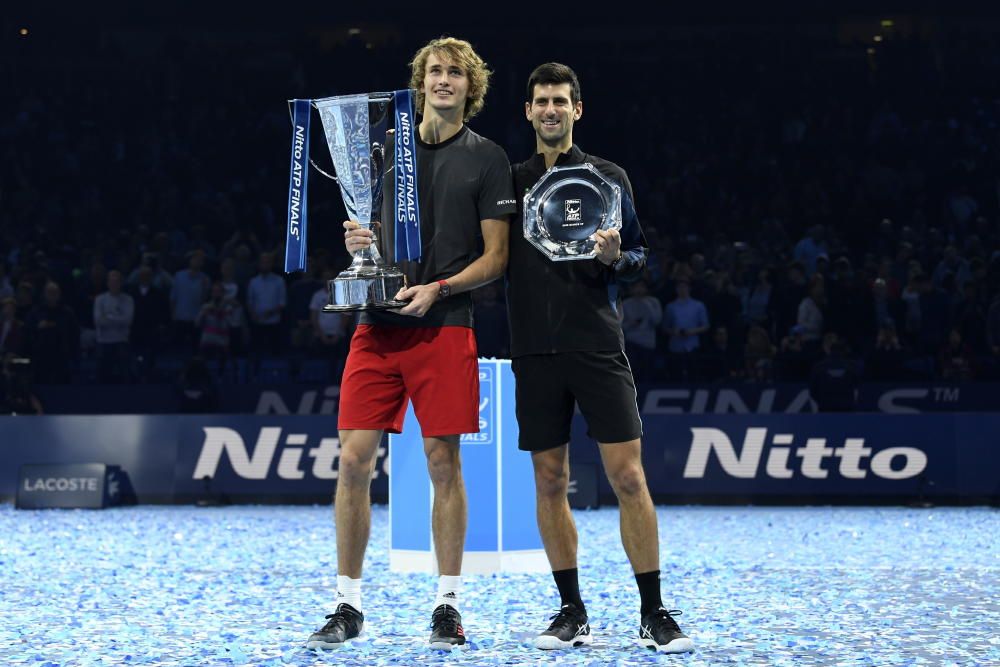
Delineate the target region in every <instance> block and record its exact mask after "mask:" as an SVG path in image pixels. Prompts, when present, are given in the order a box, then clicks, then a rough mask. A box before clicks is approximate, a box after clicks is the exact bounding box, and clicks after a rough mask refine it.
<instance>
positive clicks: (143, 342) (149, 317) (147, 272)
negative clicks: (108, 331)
mask: <svg viewBox="0 0 1000 667" xmlns="http://www.w3.org/2000/svg"><path fill="white" fill-rule="evenodd" d="M154 276H155V274H154V273H153V267H152V266H151V265H150V264H143V265H142V266H140V267H139V268H138V269H137V273H136V284H135V285H134V286H133V287H132V288H131V290H130V294H131V296H132V303H133V306H134V315H133V317H132V331H131V334H132V350H133V352H134V354H135V361H136V372H137V373H138V375H139V377H140V378H142V379H147V377H148V374H149V370H150V369H151V368H152V367H153V365H154V364H155V363H156V357H157V355H158V354H159V352H160V349H161V348H162V346H163V343H164V342H165V341H166V339H167V330H168V326H169V324H170V301H169V299H168V297H167V293H166V292H164V291H163V290H162V289H160V288H158V287H156V284H155V282H154Z"/></svg>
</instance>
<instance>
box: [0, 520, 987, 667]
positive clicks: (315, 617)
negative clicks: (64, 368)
mask: <svg viewBox="0 0 1000 667" xmlns="http://www.w3.org/2000/svg"><path fill="white" fill-rule="evenodd" d="M658 515H659V524H660V544H661V551H662V556H661V559H662V562H663V564H664V567H663V581H664V601H665V602H666V604H667V606H669V607H671V608H679V609H682V610H683V611H684V615H683V616H681V617H680V618H679V619H678V621H679V622H680V625H681V627H682V628H683V629H684V630H685V631H686V632H687V633H688V634H689V635H691V637H692V638H693V639H694V640H695V643H696V652H695V653H693V654H690V655H679V656H667V655H656V654H654V653H652V652H649V651H648V650H646V649H642V648H641V647H639V646H638V645H637V644H636V642H635V637H636V634H637V631H638V593H637V592H636V589H635V582H634V580H633V579H632V577H631V572H630V570H629V567H628V563H627V560H626V558H625V554H624V552H623V550H622V547H621V543H620V541H619V538H618V513H617V510H616V509H601V510H597V511H588V512H576V513H575V516H576V519H577V524H578V527H579V531H580V562H581V588H582V591H583V597H584V600H585V602H586V603H587V606H588V611H589V612H590V617H591V623H592V626H593V632H594V636H595V643H594V645H593V646H591V647H588V648H584V649H575V650H572V651H562V652H556V653H548V652H542V651H538V650H536V649H534V648H533V647H532V646H531V644H530V642H531V639H532V638H533V637H534V635H535V633H537V632H538V631H540V630H542V629H544V627H545V626H546V624H547V620H548V617H549V615H550V614H551V613H552V612H553V611H554V609H555V607H556V606H557V602H558V599H557V596H556V591H555V586H554V585H553V584H552V580H551V577H549V576H548V575H497V576H478V577H473V576H469V577H466V578H465V585H464V588H463V600H462V612H463V617H464V624H465V628H466V632H467V634H468V636H469V638H470V645H469V646H468V647H467V648H466V650H464V651H462V652H461V653H459V652H456V653H454V654H450V655H449V654H446V653H443V652H436V651H431V650H430V649H428V648H427V647H426V646H425V643H426V640H427V636H428V635H429V628H428V625H429V621H430V611H431V609H430V607H431V605H432V601H433V592H434V591H435V590H436V589H435V580H434V578H433V577H431V576H430V575H401V574H394V573H390V572H389V571H388V555H387V551H388V549H387V537H386V535H387V526H388V512H387V510H386V508H385V507H376V508H375V510H374V514H373V521H372V544H371V546H370V548H369V552H368V558H367V561H366V571H365V585H364V586H365V588H364V604H365V607H366V615H367V619H366V620H367V627H368V638H367V639H366V640H365V641H362V642H359V643H357V644H354V645H351V646H349V647H345V648H344V649H341V650H338V651H329V652H323V653H314V652H312V651H308V650H306V649H304V648H302V646H303V643H304V641H305V640H306V638H307V637H308V636H309V634H310V633H311V632H312V631H313V630H314V629H316V628H317V627H319V626H320V625H322V623H323V616H324V615H325V614H328V613H330V612H331V611H332V610H333V602H332V600H333V596H334V587H335V582H336V553H335V548H334V527H333V519H332V510H331V509H330V508H329V507H223V508H204V509H203V508H195V507H169V506H147V507H132V508H120V509H111V510H104V511H85V510H76V511H54V510H49V511H17V510H14V509H13V508H12V507H11V506H9V505H4V506H0V618H2V619H3V622H2V623H0V664H3V665H34V666H36V667H42V666H44V667H56V666H60V667H69V666H77V665H80V666H83V665H265V666H275V667H277V666H285V665H328V664H329V665H333V664H337V665H414V664H456V665H497V664H502V665H529V664H530V665H536V664H544V665H551V664H560V665H566V664H574V665H639V664H676V665H685V666H693V665H796V666H798V665H823V666H829V665H852V666H868V665H878V666H879V667H881V666H884V665H963V666H967V665H984V666H985V665H997V664H1000V634H998V631H997V629H998V628H1000V585H998V581H1000V514H998V513H997V512H996V511H995V510H990V509H986V508H945V509H927V510H916V509H901V508H829V507H824V508H770V507H768V508H765V507H756V508H747V507H741V508H729V507H726V508H719V507H660V508H658Z"/></svg>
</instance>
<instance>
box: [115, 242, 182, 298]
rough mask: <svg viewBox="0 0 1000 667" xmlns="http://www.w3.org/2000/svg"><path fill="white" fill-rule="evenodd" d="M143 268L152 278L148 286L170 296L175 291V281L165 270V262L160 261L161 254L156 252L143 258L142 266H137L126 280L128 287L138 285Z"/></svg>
mask: <svg viewBox="0 0 1000 667" xmlns="http://www.w3.org/2000/svg"><path fill="white" fill-rule="evenodd" d="M143 268H148V269H149V271H150V276H151V278H150V281H149V283H147V284H151V285H152V286H153V287H154V288H156V289H157V290H158V291H159V292H161V293H162V294H165V295H166V294H170V293H171V292H172V291H173V287H174V279H173V278H172V277H171V275H170V273H168V272H167V270H166V269H164V268H163V262H162V261H161V260H160V256H159V254H157V253H155V252H148V253H146V254H145V255H144V256H143V258H142V264H140V265H139V266H137V267H136V268H135V269H134V270H133V271H132V273H130V274H129V276H128V278H127V279H126V280H125V283H126V285H128V286H129V287H135V286H136V285H138V284H139V273H140V272H141V271H142V269H143Z"/></svg>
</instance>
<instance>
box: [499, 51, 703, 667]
mask: <svg viewBox="0 0 1000 667" xmlns="http://www.w3.org/2000/svg"><path fill="white" fill-rule="evenodd" d="M525 114H526V116H527V119H528V121H530V122H531V124H532V126H533V127H534V129H535V140H536V141H535V143H536V149H537V152H536V154H535V155H534V156H532V157H531V158H530V159H528V160H526V161H525V162H522V163H520V164H517V165H514V167H513V172H514V187H515V191H516V192H517V193H518V195H519V196H522V197H523V204H522V210H521V211H519V213H520V214H521V217H522V221H523V228H522V230H516V229H512V230H511V239H510V262H509V267H508V272H507V290H508V291H507V303H508V308H509V310H510V327H511V357H512V359H513V370H514V375H515V377H516V380H517V388H516V396H517V408H516V410H517V421H518V427H519V430H520V436H519V443H518V445H519V447H520V448H521V449H523V450H527V451H530V452H531V454H532V462H533V465H534V470H535V488H536V498H537V508H538V529H539V532H540V533H541V536H542V542H543V544H544V545H545V553H546V555H547V556H548V559H549V564H550V565H551V567H552V575H553V578H554V579H555V582H556V586H557V587H558V589H559V594H560V597H561V608H560V610H559V611H558V612H557V613H556V614H555V615H554V616H553V617H552V619H551V620H552V623H551V624H550V625H549V627H548V629H546V630H545V631H544V632H542V633H541V634H540V635H539V636H538V637H536V639H535V646H536V647H538V648H541V649H557V648H570V647H574V646H580V645H583V644H590V643H591V642H592V641H593V640H592V637H591V634H590V625H589V620H588V616H587V611H586V609H585V607H584V603H583V600H582V599H581V596H580V587H579V578H578V570H577V557H576V556H577V554H576V551H577V533H576V526H575V525H574V522H573V517H572V514H571V513H570V508H569V503H568V501H567V491H568V482H569V439H570V422H571V420H572V417H573V411H574V405H575V404H578V405H579V406H580V411H581V412H582V413H583V416H584V418H585V419H586V421H587V427H588V432H589V434H590V435H591V436H592V437H593V438H594V439H595V440H597V442H598V446H599V448H600V453H601V459H602V461H603V463H604V469H605V472H606V473H607V476H608V480H609V481H610V482H611V486H612V488H613V489H614V491H615V494H616V495H617V496H618V501H619V506H620V512H621V537H622V544H623V545H624V547H625V552H626V554H627V555H628V558H629V561H630V562H631V565H632V569H633V573H634V574H635V580H636V583H637V585H638V588H639V595H640V598H641V602H640V624H639V642H640V643H641V644H642V645H643V646H646V647H649V648H653V649H656V650H657V651H660V652H665V653H681V652H687V651H690V650H692V648H693V644H692V642H691V639H690V638H688V637H687V636H686V635H685V634H684V633H683V632H682V631H681V629H680V628H679V627H678V625H677V623H676V621H674V618H673V616H674V615H677V614H679V613H680V612H678V611H676V610H667V609H665V608H664V607H663V604H662V601H661V597H660V569H659V543H658V538H657V525H656V513H655V510H654V507H653V503H652V499H651V498H650V495H649V490H648V488H647V486H646V478H645V474H644V472H643V467H642V458H641V440H640V438H641V435H642V423H641V421H640V418H639V411H638V407H637V405H636V391H635V383H634V380H633V377H632V371H631V368H630V367H629V364H628V359H626V357H625V353H624V339H623V335H622V330H621V325H620V323H619V319H618V307H619V306H618V285H619V283H621V282H624V281H629V280H634V279H636V278H638V277H639V276H640V274H641V273H642V270H643V267H644V266H645V261H646V248H645V247H644V246H645V238H644V236H643V234H642V229H641V228H640V226H639V220H638V218H637V217H636V213H635V209H634V207H633V203H632V202H633V201H634V199H633V195H632V186H631V184H630V183H629V180H628V176H627V175H626V174H625V171H624V170H623V169H622V168H621V167H619V166H618V165H616V164H614V163H612V162H608V161H607V160H604V159H601V158H599V157H596V156H594V155H588V154H586V153H584V152H583V151H582V150H580V148H579V147H578V146H576V145H575V144H574V143H573V124H574V123H575V122H576V121H577V120H579V119H580V117H581V116H582V115H583V102H582V100H581V97H580V84H579V81H578V79H577V76H576V74H575V73H574V72H573V70H572V69H570V68H569V67H567V66H565V65H561V64H558V63H546V64H544V65H541V66H539V67H538V68H536V69H535V71H534V72H533V73H532V74H531V77H530V78H529V80H528V99H527V102H526V104H525ZM574 260H575V261H574Z"/></svg>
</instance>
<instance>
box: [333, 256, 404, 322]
mask: <svg viewBox="0 0 1000 667" xmlns="http://www.w3.org/2000/svg"><path fill="white" fill-rule="evenodd" d="M327 287H328V289H329V293H330V303H329V304H327V305H325V306H323V311H324V312H327V313H342V312H350V311H355V310H387V309H389V308H402V307H403V306H405V305H406V304H407V303H408V302H406V301H399V300H397V299H396V294H398V293H399V291H400V290H401V289H403V288H404V287H406V276H404V275H403V272H402V271H400V270H399V269H398V268H396V267H394V266H383V265H375V266H364V267H362V268H360V269H348V270H346V271H342V272H341V273H340V275H338V276H337V277H336V279H334V280H331V281H329V282H328V283H327Z"/></svg>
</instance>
